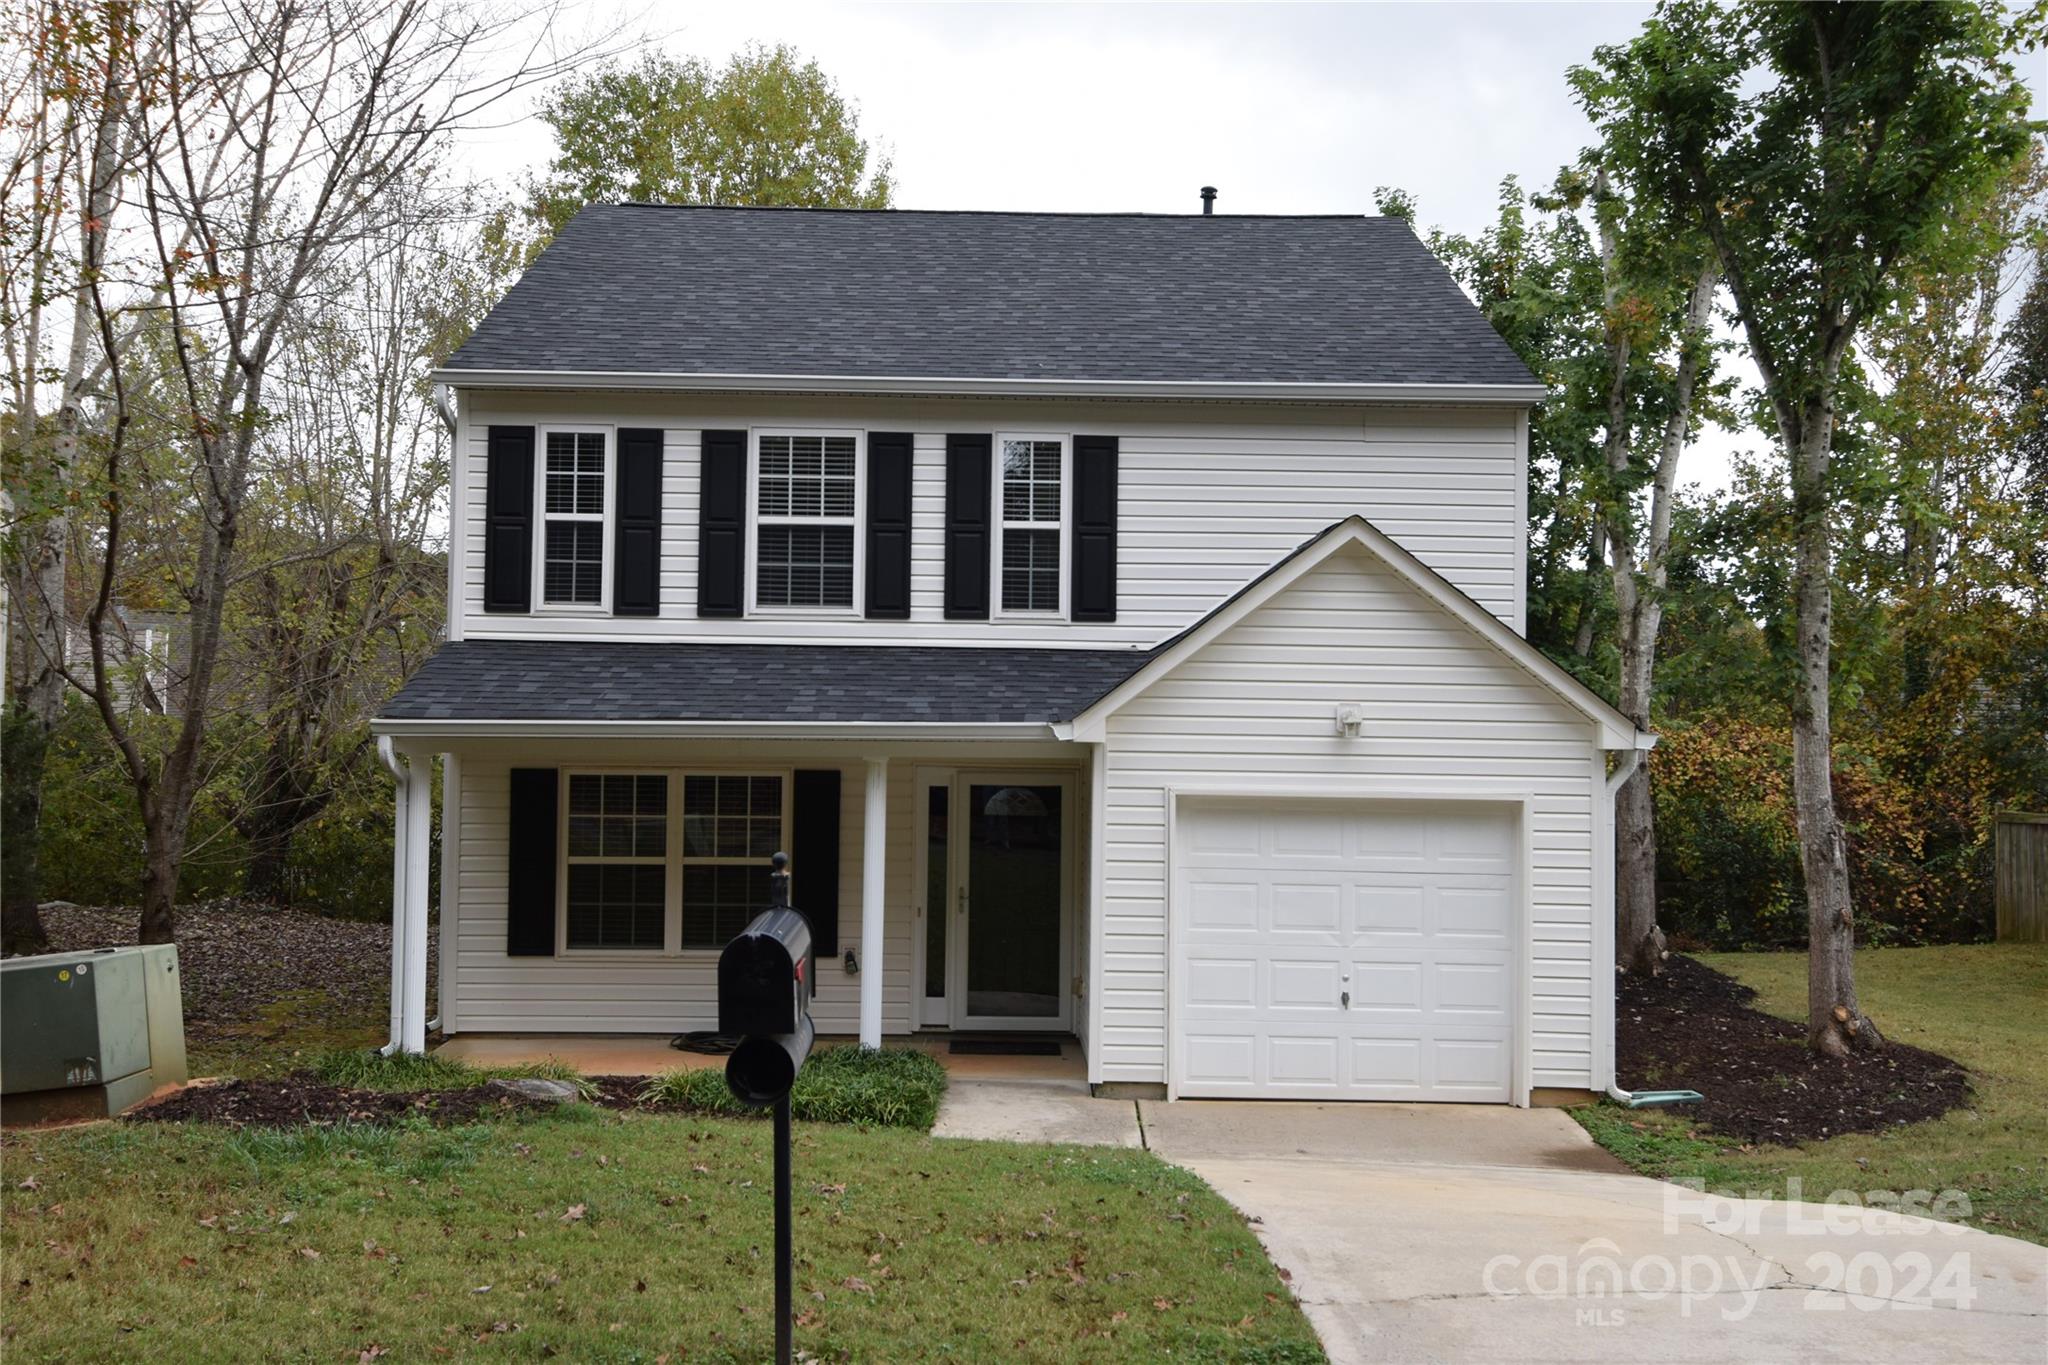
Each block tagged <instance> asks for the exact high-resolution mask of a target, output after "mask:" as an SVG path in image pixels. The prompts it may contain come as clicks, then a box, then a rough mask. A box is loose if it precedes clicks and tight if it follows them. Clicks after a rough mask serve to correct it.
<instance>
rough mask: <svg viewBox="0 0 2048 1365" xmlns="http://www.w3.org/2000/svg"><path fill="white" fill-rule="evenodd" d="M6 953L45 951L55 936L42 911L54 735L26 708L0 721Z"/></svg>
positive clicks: (1, 933) (2, 946)
mask: <svg viewBox="0 0 2048 1365" xmlns="http://www.w3.org/2000/svg"><path fill="white" fill-rule="evenodd" d="M0 727H4V728H0V768H5V769H6V773H7V781H6V784H5V787H4V788H0V953H6V954H9V955H12V954H15V953H45V952H48V951H49V950H50V936H49V934H48V933H47V932H46V931H45V930H44V928H43V916H42V913H41V911H39V910H38V909H37V908H36V904H37V900H38V898H39V897H40V896H41V894H42V878H41V873H40V868H39V866H38V862H39V858H40V855H41V852H42V840H41V837H40V836H41V832H42V821H43V758H44V755H45V754H47V753H48V752H49V739H50V736H49V732H48V731H47V730H45V729H44V728H43V725H42V722H41V721H40V720H38V719H37V718H36V717H35V715H34V714H33V713H32V712H30V711H29V710H28V708H26V707H20V706H10V707H8V708H7V713H6V716H5V718H4V720H0Z"/></svg>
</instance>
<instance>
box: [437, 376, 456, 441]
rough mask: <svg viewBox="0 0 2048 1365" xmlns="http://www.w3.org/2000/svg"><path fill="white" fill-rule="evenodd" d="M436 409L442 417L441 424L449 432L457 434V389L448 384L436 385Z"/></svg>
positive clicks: (451, 434)
mask: <svg viewBox="0 0 2048 1365" xmlns="http://www.w3.org/2000/svg"><path fill="white" fill-rule="evenodd" d="M434 411H435V413H436V414H438V415H439V416H440V418H441V425H442V426H444V427H446V428H448V434H449V435H450V436H453V435H454V434H455V390H453V389H451V388H449V387H448V386H447V385H446V384H436V385H434Z"/></svg>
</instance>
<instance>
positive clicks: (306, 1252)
mask: <svg viewBox="0 0 2048 1365" xmlns="http://www.w3.org/2000/svg"><path fill="white" fill-rule="evenodd" d="M299 1255H301V1256H303V1257H305V1258H306V1259H307V1260H309V1261H317V1260H319V1259H320V1253H319V1252H317V1251H315V1250H313V1248H311V1247H300V1248H299Z"/></svg>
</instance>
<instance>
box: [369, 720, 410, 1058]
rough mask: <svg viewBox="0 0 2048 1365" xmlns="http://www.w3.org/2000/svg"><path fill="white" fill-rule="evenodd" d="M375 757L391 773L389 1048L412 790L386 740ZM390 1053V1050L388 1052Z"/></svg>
mask: <svg viewBox="0 0 2048 1365" xmlns="http://www.w3.org/2000/svg"><path fill="white" fill-rule="evenodd" d="M377 756H378V757H379V758H381V759H383V761H384V766H385V767H387V768H389V769H390V770H391V777H392V798H391V810H392V818H391V1030H390V1034H391V1036H390V1039H389V1042H390V1047H391V1048H396V1047H398V1045H399V1044H400V1043H402V1042H403V1041H404V1040H405V833H406V830H407V828H408V822H407V820H406V818H405V794H406V792H407V791H408V790H409V789H410V787H411V782H410V780H409V779H408V778H407V776H406V772H405V764H404V762H403V761H401V760H400V759H399V757H398V755H397V753H396V752H395V751H394V750H393V749H392V747H391V740H390V739H389V738H388V737H386V738H383V739H379V740H378V741H377ZM387 1050H389V1049H387Z"/></svg>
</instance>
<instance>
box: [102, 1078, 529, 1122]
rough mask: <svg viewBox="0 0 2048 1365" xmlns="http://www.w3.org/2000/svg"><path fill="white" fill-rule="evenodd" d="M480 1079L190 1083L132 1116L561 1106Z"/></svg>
mask: <svg viewBox="0 0 2048 1365" xmlns="http://www.w3.org/2000/svg"><path fill="white" fill-rule="evenodd" d="M554 1107H555V1106H554V1104H553V1103H552V1102H551V1101H548V1100H535V1099H527V1098H525V1097H524V1096H519V1095H507V1094H504V1093H502V1092H500V1091H494V1090H486V1089H484V1088H483V1087H482V1086H476V1087H473V1088H470V1089H466V1090H418V1091H405V1092H400V1091H391V1090H356V1089H351V1088H350V1087H348V1086H344V1085H329V1084H327V1083H326V1082H324V1081H321V1080H318V1079H316V1078H315V1077H314V1076H312V1075H311V1074H310V1073H307V1072H297V1073H294V1074H293V1075H290V1076H285V1077H282V1078H280V1079H277V1080H252V1081H218V1082H213V1083H208V1084H200V1085H189V1086H186V1087H185V1088H184V1089H183V1090H180V1091H177V1092H176V1093H174V1094H170V1095H166V1096H165V1097H164V1098H162V1099H160V1100H157V1101H155V1102H154V1103H151V1104H146V1105H144V1106H142V1107H141V1108H138V1109H131V1110H130V1111H128V1113H127V1114H126V1115H125V1117H126V1118H127V1119H128V1120H129V1121H131V1122H140V1123H218V1124H224V1125H226V1126H227V1127H230V1128H293V1127H297V1126H299V1125H301V1124H333V1123H363V1124H391V1123H397V1122H399V1121H401V1120H403V1119H409V1118H424V1119H428V1120H430V1121H431V1122H433V1123H437V1124H454V1123H474V1122H476V1121H477V1120H479V1119H488V1118H503V1117H505V1116H506V1115H509V1114H518V1113H538V1112H541V1111H543V1110H547V1109H552V1108H554Z"/></svg>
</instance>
